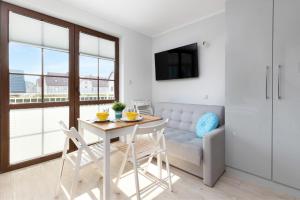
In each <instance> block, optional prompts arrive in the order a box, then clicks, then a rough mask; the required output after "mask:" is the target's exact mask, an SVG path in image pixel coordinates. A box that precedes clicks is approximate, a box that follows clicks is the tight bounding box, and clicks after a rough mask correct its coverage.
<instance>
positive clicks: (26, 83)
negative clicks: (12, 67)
mask: <svg viewBox="0 0 300 200" xmlns="http://www.w3.org/2000/svg"><path fill="white" fill-rule="evenodd" d="M9 88H10V103H11V104H18V103H37V102H41V99H42V95H41V84H40V76H29V75H16V74H10V76H9Z"/></svg>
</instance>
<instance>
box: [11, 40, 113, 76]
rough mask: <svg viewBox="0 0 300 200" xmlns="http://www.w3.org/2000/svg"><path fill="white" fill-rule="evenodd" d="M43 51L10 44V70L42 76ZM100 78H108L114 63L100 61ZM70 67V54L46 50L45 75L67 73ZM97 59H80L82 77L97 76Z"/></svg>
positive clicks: (85, 57) (13, 43)
mask: <svg viewBox="0 0 300 200" xmlns="http://www.w3.org/2000/svg"><path fill="white" fill-rule="evenodd" d="M41 60H42V58H41V50H40V48H36V47H32V46H29V45H23V44H18V43H15V42H11V43H10V48H9V62H10V63H9V65H10V70H22V71H23V72H24V73H30V74H41V71H42V70H41V68H42V67H41V62H42V61H41ZM99 65H100V69H99V72H100V77H108V76H109V74H110V73H111V71H113V69H114V62H113V61H108V60H100V62H99ZM68 66H69V60H68V54H67V53H64V52H58V51H52V50H44V73H45V74H47V72H55V73H67V72H68ZM97 71H98V70H97V59H96V58H92V57H87V56H81V58H80V74H81V76H90V75H92V76H97Z"/></svg>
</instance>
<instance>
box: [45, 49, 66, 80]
mask: <svg viewBox="0 0 300 200" xmlns="http://www.w3.org/2000/svg"><path fill="white" fill-rule="evenodd" d="M68 72H69V53H66V52H62V51H53V50H47V49H45V50H44V74H45V75H52V76H68Z"/></svg>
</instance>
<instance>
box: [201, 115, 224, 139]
mask: <svg viewBox="0 0 300 200" xmlns="http://www.w3.org/2000/svg"><path fill="white" fill-rule="evenodd" d="M218 126H219V117H218V116H217V115H216V114H215V113H212V112H208V113H205V114H204V115H202V116H201V117H200V118H199V120H198V122H197V125H196V135H197V137H199V138H203V137H204V135H206V134H207V133H209V132H210V131H212V130H214V129H215V128H217V127H218Z"/></svg>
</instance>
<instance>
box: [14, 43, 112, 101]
mask: <svg viewBox="0 0 300 200" xmlns="http://www.w3.org/2000/svg"><path fill="white" fill-rule="evenodd" d="M25 52H26V53H25ZM80 58H81V59H80V66H81V68H80V69H81V71H80V73H81V79H80V100H82V101H84V100H98V90H99V99H101V100H111V99H114V81H113V80H114V61H111V60H105V59H101V58H89V57H88V56H80ZM68 62H69V56H68V53H66V52H63V51H55V50H46V49H42V48H40V47H35V46H31V45H26V44H20V43H16V42H11V43H10V77H9V82H10V103H12V104H17V103H36V102H42V97H41V90H42V79H43V81H44V83H43V84H44V85H43V88H44V102H63V101H68V87H69V84H68V82H69V81H68V66H69V63H68ZM93 62H94V63H93ZM94 64H95V65H94ZM93 65H94V68H93ZM42 66H43V68H42ZM98 68H99V70H98ZM42 69H43V70H42ZM42 71H43V72H44V74H43V77H42ZM98 71H99V77H98Z"/></svg>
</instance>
